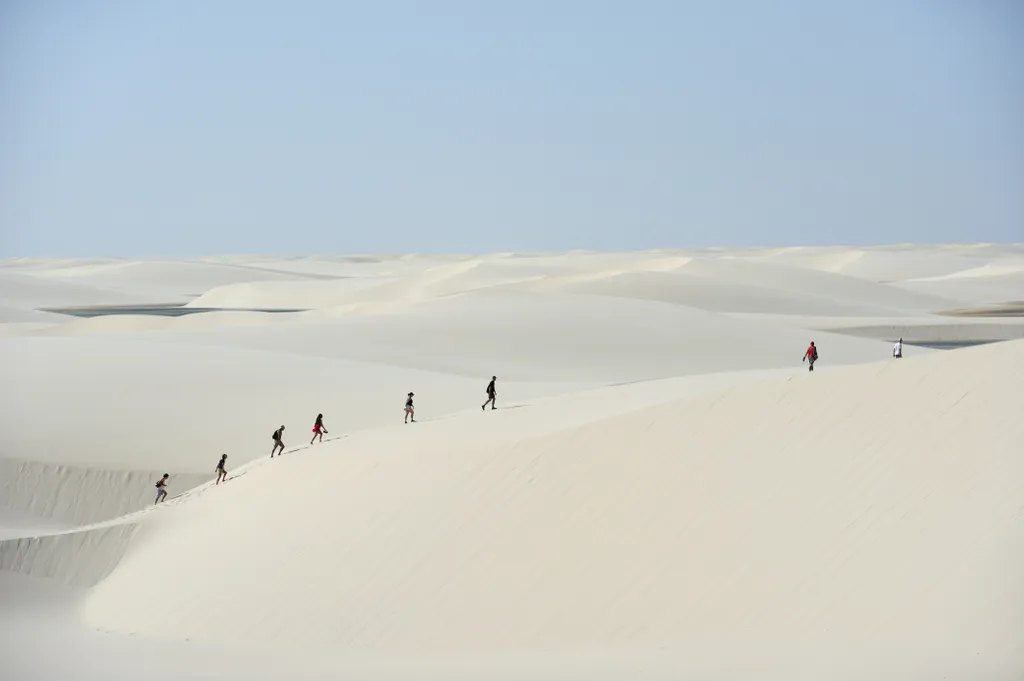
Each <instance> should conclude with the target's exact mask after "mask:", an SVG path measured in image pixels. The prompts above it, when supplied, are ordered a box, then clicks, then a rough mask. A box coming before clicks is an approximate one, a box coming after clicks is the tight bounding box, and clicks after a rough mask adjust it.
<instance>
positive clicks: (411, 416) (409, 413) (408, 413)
mask: <svg viewBox="0 0 1024 681" xmlns="http://www.w3.org/2000/svg"><path fill="white" fill-rule="evenodd" d="M410 420H411V421H412V422H413V423H416V410H415V409H413V406H412V393H409V396H408V397H406V398H405V422H406V423H409V421H410Z"/></svg>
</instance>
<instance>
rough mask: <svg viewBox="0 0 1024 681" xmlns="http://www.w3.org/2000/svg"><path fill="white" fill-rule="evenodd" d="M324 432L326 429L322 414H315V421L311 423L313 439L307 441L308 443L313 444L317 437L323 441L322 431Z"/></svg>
mask: <svg viewBox="0 0 1024 681" xmlns="http://www.w3.org/2000/svg"><path fill="white" fill-rule="evenodd" d="M326 432H327V429H326V428H324V415H323V414H317V415H316V423H314V424H313V439H312V440H310V441H309V444H313V443H314V442H315V441H316V439H317V438H318V437H319V438H320V442H323V441H324V433H326Z"/></svg>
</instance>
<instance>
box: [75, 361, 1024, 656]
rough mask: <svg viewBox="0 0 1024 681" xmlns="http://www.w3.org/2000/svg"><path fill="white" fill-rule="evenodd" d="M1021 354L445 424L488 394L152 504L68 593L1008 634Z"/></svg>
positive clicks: (510, 644)
mask: <svg viewBox="0 0 1024 681" xmlns="http://www.w3.org/2000/svg"><path fill="white" fill-rule="evenodd" d="M1022 374H1024V343H1021V342H1011V343H1006V344H1001V345H995V346H987V347H982V348H976V349H969V350H963V351H959V352H956V353H948V354H940V355H932V356H930V357H925V358H920V359H916V360H907V361H904V362H901V363H880V364H876V365H867V366H864V367H856V368H850V369H845V370H837V371H835V372H832V373H829V374H821V375H820V376H818V375H816V376H802V377H800V378H799V379H795V378H794V379H790V380H783V381H770V382H765V383H760V384H757V385H752V386H749V387H737V388H734V389H732V390H729V391H727V392H725V393H717V394H711V395H708V396H698V397H694V398H692V399H689V400H684V401H681V402H671V403H667V404H664V405H662V406H655V407H649V408H646V409H641V410H640V411H637V412H633V413H628V414H623V415H621V416H617V417H612V418H609V419H605V420H601V421H600V422H597V423H594V424H592V425H588V426H584V427H581V428H575V429H571V430H567V431H562V432H559V433H556V434H553V435H546V436H542V437H538V438H533V439H526V440H521V439H516V438H514V437H507V436H506V437H499V438H491V439H490V440H489V441H479V440H475V439H469V438H463V439H458V438H456V437H455V436H454V435H453V433H454V432H455V431H457V430H458V427H457V425H458V424H457V421H458V420H462V419H465V420H469V419H474V420H477V421H479V420H480V419H482V418H492V419H495V420H498V419H501V418H503V417H504V414H501V413H497V414H493V415H491V414H488V415H481V414H479V413H476V414H472V413H470V414H466V415H465V417H460V418H459V419H458V420H457V421H450V422H448V423H447V424H446V427H443V428H435V427H433V426H432V425H431V424H420V425H418V426H417V427H416V428H415V429H413V428H404V427H402V426H398V427H395V428H392V429H389V430H388V432H380V433H375V434H373V435H372V436H368V437H367V438H366V439H365V440H362V439H359V438H352V439H350V440H349V441H348V442H347V443H345V445H344V446H341V445H335V444H331V445H324V446H323V447H322V448H320V449H316V450H312V451H309V453H307V454H303V455H301V456H300V455H297V456H294V457H291V458H287V459H284V460H282V461H280V462H277V463H276V464H275V465H273V466H271V465H263V466H260V467H257V468H253V469H252V470H251V471H250V472H249V474H248V475H246V476H245V477H244V478H242V479H239V481H238V482H237V483H234V484H230V485H228V486H226V487H225V488H224V489H223V490H219V494H216V495H214V494H207V495H204V496H203V497H202V498H200V499H197V500H196V501H195V502H194V503H192V504H187V505H182V506H180V507H178V508H176V509H175V510H174V512H173V513H166V514H161V515H160V517H159V518H158V519H157V518H156V517H154V521H153V523H152V525H151V526H150V525H146V526H145V529H144V531H143V534H142V535H141V540H140V541H139V542H138V545H137V546H136V547H133V549H132V550H131V551H130V552H129V554H128V555H127V557H126V558H125V560H124V561H123V562H122V563H121V564H120V566H119V567H118V568H117V569H116V570H115V571H114V572H113V574H112V575H111V576H110V577H109V578H108V579H107V580H105V581H104V582H102V583H101V584H100V585H98V586H97V587H96V588H95V589H94V590H93V592H92V594H91V596H90V597H89V599H88V602H87V613H88V616H89V618H90V620H91V621H92V622H94V623H95V624H96V625H97V626H102V627H105V628H112V629H115V630H120V631H125V632H136V633H148V634H153V635H160V636H172V637H186V636H187V637H192V638H197V639H207V640H234V641H248V642H266V643H274V644H275V645H281V646H298V647H303V646H310V647H343V648H347V649H352V650H367V649H381V650H389V651H393V652H396V653H397V652H424V651H462V652H472V651H507V650H509V649H513V650H515V649H523V650H529V649H543V648H548V647H557V648H583V649H593V648H601V647H605V646H655V647H657V646H664V645H671V644H672V642H673V641H682V640H692V639H694V638H697V639H708V640H711V641H721V640H735V641H737V642H739V641H742V640H744V639H748V638H751V637H752V638H753V639H761V640H764V639H779V640H787V639H794V638H795V639H800V638H805V637H812V636H815V635H817V634H819V633H820V632H822V631H827V632H829V634H830V635H832V636H836V637H842V638H848V639H850V640H865V639H878V640H886V639H893V638H895V639H899V638H900V637H904V636H908V637H911V638H914V639H918V640H928V641H931V642H934V643H936V644H939V643H941V644H943V645H947V646H960V647H963V648H965V649H966V648H974V647H977V646H983V647H984V649H985V650H993V651H1003V652H1005V651H1007V650H1013V651H1015V652H1016V653H1017V654H1024V649H1022V648H1021V640H1020V637H1019V632H1020V631H1021V630H1022V629H1024V612H1022V611H1021V609H1020V607H1019V605H1020V603H1021V602H1024V601H1022V600H1021V599H1022V598H1024V582H1022V581H1021V578H1020V574H1021V573H1020V567H1021V564H1022V563H1021V560H1022V559H1024V553H1022V549H1024V547H1022V545H1021V544H1020V542H1019V541H1015V540H1014V539H1013V538H1014V537H1015V536H1018V535H1019V533H1018V529H1019V527H1018V524H1019V520H1020V518H1019V510H1020V508H1021V505H1022V504H1024V485H1022V481H1024V461H1022V460H1021V458H1020V456H1019V445H1020V443H1021V442H1024V423H1022V421H1021V420H1020V418H1019V416H1020V414H1021V413H1022V412H1024V390H1022V389H1021V387H1020V384H1019V381H1018V380H1017V379H1016V376H1019V375H1022ZM981 441H984V442H985V446H984V447H978V446H977V443H978V442H981ZM185 556H187V557H188V559H187V560H181V559H180V558H182V557H185ZM214 574H219V575H225V577H226V579H225V580H224V581H221V580H219V579H211V575H214ZM161 584H168V585H169V584H174V585H175V587H174V590H175V597H174V598H167V597H165V594H164V593H163V592H162V590H161V589H159V588H156V586H157V585H161ZM270 585H273V586H270ZM1018 659H1019V660H1020V661H1021V662H1022V663H1024V657H1019V658H1018Z"/></svg>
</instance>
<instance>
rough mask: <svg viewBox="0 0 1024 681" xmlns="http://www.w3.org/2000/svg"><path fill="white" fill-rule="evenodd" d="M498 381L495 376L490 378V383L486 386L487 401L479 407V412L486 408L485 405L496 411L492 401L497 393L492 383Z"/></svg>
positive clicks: (495, 405)
mask: <svg viewBox="0 0 1024 681" xmlns="http://www.w3.org/2000/svg"><path fill="white" fill-rule="evenodd" d="M497 380H498V377H497V376H491V382H490V383H488V384H487V401H486V402H484V403H483V404H482V405H480V411H483V410H484V409H486V408H487V405H488V404H489V405H491V409H497V408H498V407H497V404H496V403H495V401H494V398H495V396H496V395H497V394H498V391H497V390H495V388H494V382H495V381H497Z"/></svg>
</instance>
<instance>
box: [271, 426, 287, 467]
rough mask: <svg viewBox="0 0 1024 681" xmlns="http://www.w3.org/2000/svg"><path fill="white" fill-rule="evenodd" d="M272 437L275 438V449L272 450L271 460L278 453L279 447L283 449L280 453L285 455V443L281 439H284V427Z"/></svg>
mask: <svg viewBox="0 0 1024 681" xmlns="http://www.w3.org/2000/svg"><path fill="white" fill-rule="evenodd" d="M272 437H273V438H274V448H273V449H271V450H270V458H271V459H273V458H274V454H275V453H277V449H278V447H280V448H281V452H280V453H281V454H284V442H282V441H281V438H282V437H284V426H281V427H280V428H278V429H277V430H275V431H274V434H273V436H272Z"/></svg>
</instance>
